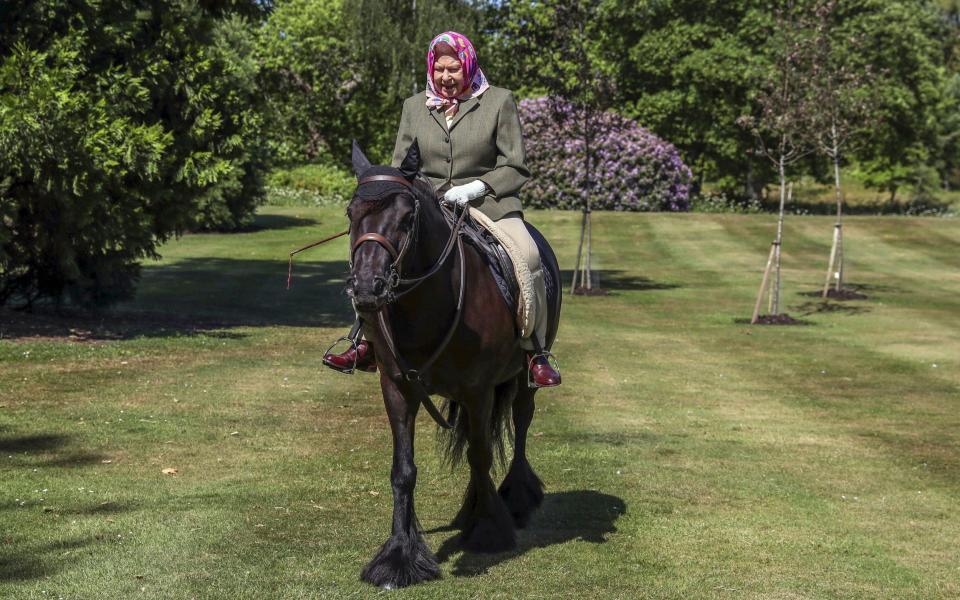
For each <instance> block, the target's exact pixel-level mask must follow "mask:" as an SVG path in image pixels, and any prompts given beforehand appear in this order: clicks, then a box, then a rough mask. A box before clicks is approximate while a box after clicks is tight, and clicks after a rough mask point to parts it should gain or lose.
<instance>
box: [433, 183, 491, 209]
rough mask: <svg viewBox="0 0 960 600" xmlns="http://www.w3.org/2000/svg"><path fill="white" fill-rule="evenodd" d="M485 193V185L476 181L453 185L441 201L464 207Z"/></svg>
mask: <svg viewBox="0 0 960 600" xmlns="http://www.w3.org/2000/svg"><path fill="white" fill-rule="evenodd" d="M486 193H487V184H485V183H484V182H482V181H480V180H479V179H476V180H474V181H471V182H470V183H466V184H464V185H455V186H453V187H452V188H450V189H449V190H447V191H446V193H445V194H444V195H443V201H444V202H447V203H449V204H458V205H460V206H464V205H466V204H467V203H468V202H470V201H471V200H476V199H477V198H480V197H482V196H484V195H486Z"/></svg>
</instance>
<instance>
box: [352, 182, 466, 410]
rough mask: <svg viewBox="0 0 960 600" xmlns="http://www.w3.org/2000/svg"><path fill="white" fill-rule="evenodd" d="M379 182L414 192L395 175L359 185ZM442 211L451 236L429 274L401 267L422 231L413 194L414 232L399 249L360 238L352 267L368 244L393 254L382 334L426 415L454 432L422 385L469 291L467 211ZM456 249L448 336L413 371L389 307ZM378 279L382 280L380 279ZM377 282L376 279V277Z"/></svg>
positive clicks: (378, 238)
mask: <svg viewBox="0 0 960 600" xmlns="http://www.w3.org/2000/svg"><path fill="white" fill-rule="evenodd" d="M377 181H388V182H391V183H399V184H402V185H404V186H406V187H407V188H408V189H410V190H413V184H412V183H410V181H408V180H407V179H405V178H403V177H397V176H394V175H371V176H370V177H364V178H363V179H361V180H360V182H359V183H358V184H357V187H359V186H361V185H363V184H365V183H372V182H377ZM440 210H441V212H442V214H443V216H444V218H445V219H446V220H447V222H448V223H449V224H450V237H449V238H447V242H446V244H445V245H444V248H443V251H442V252H441V253H440V257H439V258H437V260H436V262H435V263H434V264H433V266H432V267H430V268H429V269H427V271H426V272H425V273H424V274H422V275H419V276H416V277H410V278H404V277H403V276H402V271H401V268H402V264H403V259H404V257H405V256H406V254H407V251H408V250H409V248H410V247H411V246H412V245H413V244H414V243H416V240H417V237H418V234H419V229H420V199H419V198H418V197H417V196H416V195H415V194H414V218H413V229H412V230H411V231H410V232H408V233H407V234H406V235H405V236H404V239H403V241H402V242H401V243H400V248H399V250H398V249H397V248H396V247H395V246H394V245H393V243H392V242H391V241H390V240H388V239H387V238H386V237H384V236H382V235H380V234H379V233H373V232H370V233H364V234H361V235H360V236H358V237H357V239H356V241H355V242H354V243H353V247H352V248H351V251H350V267H351V270H352V268H353V255H354V254H355V253H356V251H357V249H358V248H359V247H360V246H361V245H363V244H365V243H367V242H373V243H375V244H378V245H380V246H381V247H382V248H383V249H385V250H386V251H387V253H388V254H390V257H391V258H393V262H392V263H391V264H390V266H389V267H388V268H387V277H386V278H385V279H384V282H385V284H386V286H387V288H388V289H387V301H386V303H385V304H384V305H383V306H382V307H381V308H380V310H378V311H377V322H378V324H379V325H380V331H381V334H382V335H383V341H384V343H385V344H386V346H387V350H389V352H390V355H391V356H392V357H393V359H394V361H395V362H396V364H397V366H398V367H399V368H400V371H401V373H402V374H403V378H404V379H406V380H407V381H408V382H410V383H412V384H414V385H415V386H417V387H419V391H421V392H422V393H421V402H422V403H423V405H424V408H426V409H427V412H428V413H429V414H430V416H431V417H432V418H433V420H434V421H436V423H437V425H439V426H440V427H442V428H443V429H451V428H452V426H451V425H450V423H448V422H447V420H446V419H445V418H444V417H443V415H442V414H440V411H439V410H437V407H436V405H434V403H433V401H432V400H431V399H430V395H429V394H428V393H427V391H426V389H425V388H424V386H423V378H424V376H425V375H426V373H427V371H428V370H429V369H430V367H432V366H433V364H434V363H435V362H436V361H437V359H438V358H440V355H441V354H442V353H443V351H444V350H445V349H446V347H447V345H448V344H449V343H450V340H451V339H453V335H454V333H455V332H456V330H457V327H458V326H459V325H460V320H461V317H462V313H463V300H464V290H465V289H466V281H467V277H466V272H467V270H466V262H465V261H464V254H463V238H461V236H460V229H461V226H462V225H463V221H464V219H465V218H466V215H467V210H466V209H465V208H464V209H463V210H462V211H461V212H460V216H459V217H456V216H455V214H456V213H455V211H450V212H448V211H447V210H446V209H445V208H444V207H443V205H441V209H440ZM455 246H456V248H457V256H458V258H459V260H460V289H459V292H458V293H457V308H456V311H455V312H454V315H453V322H452V323H451V324H450V327H449V328H448V329H447V333H446V335H444V337H443V340H442V341H441V342H440V345H439V346H437V348H436V349H435V350H434V351H433V353H432V354H431V355H430V356H429V358H427V360H426V361H424V363H423V364H422V365H420V366H419V367H418V368H411V367H410V364H409V363H408V362H407V361H406V360H404V358H403V356H401V355H400V353H399V352H398V350H397V345H396V342H395V341H394V336H393V329H392V327H391V326H390V321H389V319H388V317H387V314H386V313H387V308H388V307H389V306H390V304H392V303H394V302H396V301H397V300H398V299H400V298H401V297H403V296H405V295H406V294H408V293H410V292H411V291H413V290H414V289H416V288H417V286H419V285H420V284H421V283H423V282H424V281H426V280H427V279H429V278H430V277H432V276H433V275H435V274H436V273H438V272H439V271H440V269H441V268H442V267H443V265H444V264H446V262H447V259H448V258H449V257H450V255H451V254H452V253H453V248H454V247H455ZM378 278H379V277H378ZM375 279H376V278H375Z"/></svg>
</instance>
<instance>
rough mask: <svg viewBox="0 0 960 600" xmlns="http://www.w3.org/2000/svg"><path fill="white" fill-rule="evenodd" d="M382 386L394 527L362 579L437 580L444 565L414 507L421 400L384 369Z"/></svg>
mask: <svg viewBox="0 0 960 600" xmlns="http://www.w3.org/2000/svg"><path fill="white" fill-rule="evenodd" d="M380 387H381V389H382V390H383V401H384V404H385V405H386V408H387V416H388V418H389V419H390V429H391V430H392V432H393V468H392V469H391V471H390V483H391V484H392V486H393V530H392V531H391V533H390V537H389V538H388V539H387V541H386V542H385V543H384V544H383V547H382V548H380V551H379V552H377V555H376V556H374V557H373V560H371V561H370V563H369V564H368V565H367V566H366V567H364V569H363V572H362V573H361V574H360V578H361V579H363V580H364V581H366V582H368V583H372V584H373V585H376V586H379V587H384V588H388V589H389V588H398V587H404V586H408V585H413V584H415V583H420V582H421V581H429V580H431V579H437V578H439V577H440V567H439V566H438V565H437V559H436V557H435V556H434V555H433V553H432V552H430V549H429V548H428V547H427V545H426V543H425V542H424V541H423V535H421V533H420V530H419V524H418V523H417V515H416V513H415V512H414V508H413V490H414V487H415V486H416V485H417V466H416V465H415V464H414V462H413V435H414V429H415V427H416V418H417V409H418V408H419V406H420V402H419V400H418V399H416V397H415V396H414V395H413V394H410V393H407V394H404V393H403V392H402V391H401V390H400V388H399V387H398V386H397V384H396V383H395V382H394V381H393V380H391V379H390V378H389V377H388V376H387V375H386V374H384V373H382V372H381V375H380ZM408 391H409V390H408Z"/></svg>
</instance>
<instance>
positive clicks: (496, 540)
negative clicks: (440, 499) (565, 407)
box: [456, 390, 517, 552]
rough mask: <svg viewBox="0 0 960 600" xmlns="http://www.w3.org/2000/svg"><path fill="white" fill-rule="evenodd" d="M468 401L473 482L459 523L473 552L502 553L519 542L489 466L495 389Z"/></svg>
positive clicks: (470, 459)
mask: <svg viewBox="0 0 960 600" xmlns="http://www.w3.org/2000/svg"><path fill="white" fill-rule="evenodd" d="M471 400H474V401H472V402H465V403H464V405H465V406H464V408H465V409H466V411H467V418H468V419H469V431H468V434H467V436H468V440H469V446H468V447H467V460H468V461H469V463H470V484H469V487H468V488H467V496H466V498H465V500H464V505H463V508H462V509H461V511H460V514H459V515H458V516H457V519H456V521H457V523H458V525H459V526H460V527H462V529H463V533H462V534H461V538H460V540H461V544H462V545H463V547H464V548H465V549H467V550H471V551H474V552H503V551H504V550H510V549H512V548H514V547H515V546H516V545H517V539H516V534H515V533H514V530H513V519H512V518H511V516H510V513H509V512H508V511H507V507H506V506H505V505H504V503H503V500H502V499H501V498H500V496H498V495H497V492H496V488H495V487H494V485H493V480H492V479H491V478H490V468H491V467H492V466H493V436H492V428H493V427H494V426H498V425H497V424H494V423H492V422H491V421H492V419H493V416H494V415H493V405H494V402H493V400H494V398H493V390H488V391H487V392H486V393H485V394H484V396H483V397H480V398H473V399H471Z"/></svg>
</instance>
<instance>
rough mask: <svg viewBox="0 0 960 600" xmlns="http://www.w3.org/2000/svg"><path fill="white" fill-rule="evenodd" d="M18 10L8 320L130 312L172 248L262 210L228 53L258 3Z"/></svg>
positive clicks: (0, 128)
mask: <svg viewBox="0 0 960 600" xmlns="http://www.w3.org/2000/svg"><path fill="white" fill-rule="evenodd" d="M4 8H5V9H12V10H9V12H8V14H6V15H4V17H5V18H4V19H0V22H2V25H0V173H3V180H2V182H0V215H2V221H0V304H4V303H8V302H16V303H19V304H21V305H24V306H27V307H29V306H31V305H32V304H33V303H35V302H36V301H37V300H39V299H40V298H49V299H52V300H54V301H55V302H57V303H59V302H60V301H61V300H62V299H63V298H64V297H69V298H70V299H71V300H73V301H74V302H77V303H84V304H91V305H96V306H101V305H103V304H106V303H109V302H112V301H115V300H118V299H121V298H125V297H129V296H130V295H131V294H132V292H133V289H134V284H135V282H136V279H137V275H138V273H139V265H138V262H137V261H138V260H139V259H141V258H143V257H149V256H156V246H157V244H158V243H159V242H161V241H163V240H165V239H167V238H169V237H170V236H172V235H175V234H177V233H178V232H180V231H182V230H184V229H186V228H189V227H194V226H197V225H198V224H202V223H204V222H205V217H204V214H206V215H209V216H210V218H211V219H213V222H216V223H218V224H223V223H224V222H225V221H226V220H228V219H227V217H229V219H242V217H243V216H244V215H243V213H244V212H245V211H249V210H250V209H252V205H251V204H250V202H251V200H250V199H251V198H252V199H253V201H255V199H256V193H257V182H258V172H259V169H261V168H262V166H261V165H260V163H258V161H257V160H256V159H255V158H252V157H253V156H254V155H255V154H256V152H255V151H254V150H253V149H252V146H251V144H253V142H252V141H251V138H253V139H254V140H255V139H256V138H257V137H258V136H256V134H255V133H256V123H257V117H256V114H255V110H254V109H255V104H254V103H253V101H252V99H251V96H249V95H247V96H245V95H244V94H245V92H244V90H245V89H249V88H245V87H244V86H243V85H236V84H235V82H231V81H230V77H233V76H232V75H230V76H227V77H226V78H220V76H221V75H222V74H223V73H224V70H225V68H226V67H227V66H226V65H225V64H224V61H227V60H230V59H228V58H227V55H226V54H225V52H226V51H225V50H224V49H222V48H221V49H219V50H218V49H217V48H216V47H215V45H216V37H217V36H218V35H220V33H219V32H221V30H220V29H219V25H220V24H221V23H222V20H223V19H224V18H225V17H227V16H229V15H233V14H241V15H245V16H255V15H257V14H259V11H260V6H259V5H258V4H257V3H256V2H255V1H254V0H250V2H234V3H232V4H231V5H230V8H229V9H228V8H223V7H222V6H221V5H220V3H213V2H210V3H202V4H193V3H181V2H178V1H173V0H169V1H166V2H156V3H154V4H152V5H151V6H150V7H149V8H144V7H141V6H140V5H137V4H134V3H128V2H123V1H120V0H105V1H102V2H89V3H84V2H79V3H70V4H69V5H68V4H63V3H61V2H56V1H54V0H46V1H41V2H13V3H10V2H8V3H7V4H6V5H5V6H4ZM227 182H234V183H230V186H229V189H227V188H222V189H221V191H220V192H218V193H217V194H216V195H213V194H212V191H213V190H214V189H215V188H217V186H218V185H220V184H225V183H227ZM237 199H239V202H238V203H234V201H235V200H237ZM201 200H202V201H203V207H201V206H200V204H201ZM220 203H224V204H226V206H227V208H225V209H224V210H223V211H220V210H219V209H215V208H214V207H215V205H217V204H220ZM236 212H239V213H240V214H236ZM214 213H216V215H217V216H216V217H214V216H213V215H214Z"/></svg>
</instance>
